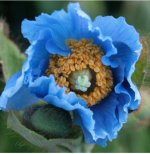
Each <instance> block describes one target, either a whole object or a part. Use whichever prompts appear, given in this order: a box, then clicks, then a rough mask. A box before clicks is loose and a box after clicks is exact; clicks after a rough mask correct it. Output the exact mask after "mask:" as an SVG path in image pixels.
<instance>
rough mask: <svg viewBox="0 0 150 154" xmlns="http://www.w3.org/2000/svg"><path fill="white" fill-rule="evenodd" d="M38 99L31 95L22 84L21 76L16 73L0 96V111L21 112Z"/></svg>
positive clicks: (19, 73)
mask: <svg viewBox="0 0 150 154" xmlns="http://www.w3.org/2000/svg"><path fill="white" fill-rule="evenodd" d="M37 100H38V98H37V97H36V96H35V95H33V94H31V93H30V91H29V89H28V88H27V87H26V86H25V85H24V84H23V75H22V74H21V72H18V73H16V74H15V75H14V76H12V78H10V79H9V81H8V82H7V84H6V87H5V89H4V91H3V93H2V94H1V96H0V109H2V110H5V111H7V110H21V109H23V108H25V107H27V106H30V105H32V104H33V103H36V102H37Z"/></svg>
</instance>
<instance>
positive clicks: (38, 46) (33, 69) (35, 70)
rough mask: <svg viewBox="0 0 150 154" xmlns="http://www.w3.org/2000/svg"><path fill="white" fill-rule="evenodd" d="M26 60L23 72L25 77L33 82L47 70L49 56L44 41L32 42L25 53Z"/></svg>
mask: <svg viewBox="0 0 150 154" xmlns="http://www.w3.org/2000/svg"><path fill="white" fill-rule="evenodd" d="M26 53H27V55H28V58H27V61H26V64H25V65H24V66H23V71H24V72H25V74H26V77H27V76H29V78H30V80H34V79H36V78H38V77H40V76H42V75H44V74H45V70H46V69H47V68H48V65H49V59H50V54H49V53H48V52H47V50H46V49H45V40H39V41H36V42H34V44H32V45H31V46H30V47H29V48H28V49H27V51H26Z"/></svg>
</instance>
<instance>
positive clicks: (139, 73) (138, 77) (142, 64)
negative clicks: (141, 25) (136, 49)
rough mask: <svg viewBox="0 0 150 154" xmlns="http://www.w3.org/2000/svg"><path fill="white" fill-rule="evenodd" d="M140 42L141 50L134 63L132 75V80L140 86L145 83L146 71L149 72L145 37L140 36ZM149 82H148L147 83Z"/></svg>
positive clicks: (147, 48)
mask: <svg viewBox="0 0 150 154" xmlns="http://www.w3.org/2000/svg"><path fill="white" fill-rule="evenodd" d="M141 43H142V46H143V48H142V52H141V55H140V58H139V60H138V62H137V63H136V65H135V72H134V74H133V76H132V79H133V81H134V82H135V83H136V84H137V85H138V87H141V85H144V84H147V83H146V82H147V81H146V78H147V75H148V73H150V71H149V69H148V68H147V67H149V63H150V62H149V47H148V42H147V38H146V37H141ZM149 84H150V83H149Z"/></svg>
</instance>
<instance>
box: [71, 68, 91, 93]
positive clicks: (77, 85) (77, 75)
mask: <svg viewBox="0 0 150 154" xmlns="http://www.w3.org/2000/svg"><path fill="white" fill-rule="evenodd" d="M91 79H92V75H91V72H90V70H89V69H83V70H81V71H75V72H73V73H72V74H71V76H70V83H71V85H72V88H73V89H75V90H79V91H82V92H86V91H87V89H88V88H89V87H90V86H91V82H90V80H91Z"/></svg>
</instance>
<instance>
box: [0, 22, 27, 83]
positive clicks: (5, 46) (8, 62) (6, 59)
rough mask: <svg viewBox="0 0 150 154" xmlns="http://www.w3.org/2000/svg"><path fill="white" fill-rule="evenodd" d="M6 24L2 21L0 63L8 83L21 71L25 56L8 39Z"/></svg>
mask: <svg viewBox="0 0 150 154" xmlns="http://www.w3.org/2000/svg"><path fill="white" fill-rule="evenodd" d="M5 27H6V23H4V21H2V20H0V62H1V64H2V70H3V74H4V79H5V81H7V80H8V79H9V78H10V77H11V76H12V75H13V74H14V73H16V72H17V71H19V70H20V69H21V66H22V63H23V61H24V59H25V56H24V55H23V54H21V52H20V51H19V49H18V47H17V46H16V45H15V44H14V43H13V42H12V41H11V40H10V39H9V38H8V37H7V35H6V32H5Z"/></svg>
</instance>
